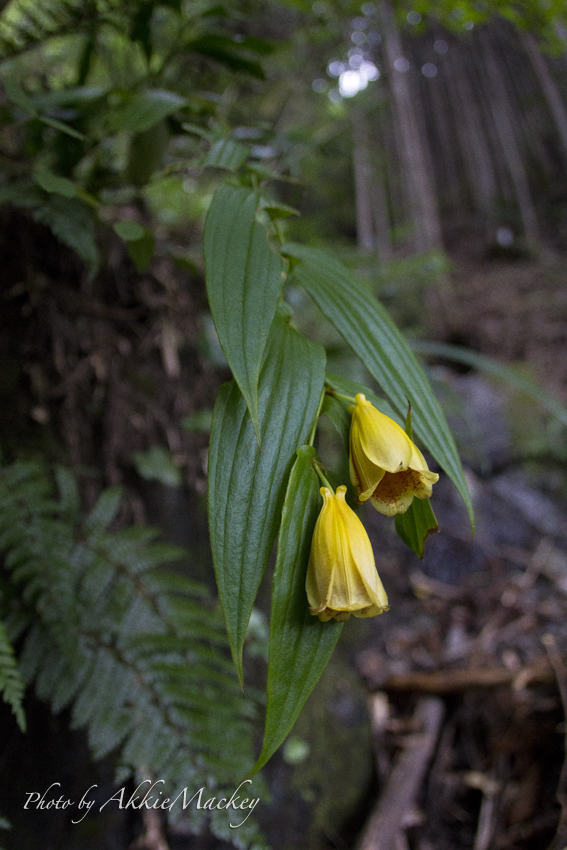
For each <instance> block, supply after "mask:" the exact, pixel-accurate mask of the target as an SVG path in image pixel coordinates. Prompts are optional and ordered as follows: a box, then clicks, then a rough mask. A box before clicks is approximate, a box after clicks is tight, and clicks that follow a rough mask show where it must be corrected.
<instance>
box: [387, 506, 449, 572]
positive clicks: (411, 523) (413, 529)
mask: <svg viewBox="0 0 567 850" xmlns="http://www.w3.org/2000/svg"><path fill="white" fill-rule="evenodd" d="M438 531H439V523H438V522H437V518H436V516H435V514H434V513H433V508H432V507H431V503H430V501H429V499H414V500H413V502H412V503H411V505H410V506H409V508H408V509H407V511H406V512H405V513H403V514H396V532H397V534H398V536H399V537H401V539H402V540H403V541H404V543H405V544H406V546H409V548H410V549H411V550H412V552H415V554H416V555H417V557H418V558H421V560H422V561H423V549H424V544H425V541H426V540H427V538H428V537H429V535H430V534H436V533H437V532H438Z"/></svg>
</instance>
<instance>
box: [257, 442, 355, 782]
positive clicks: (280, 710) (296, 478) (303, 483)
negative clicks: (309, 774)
mask: <svg viewBox="0 0 567 850" xmlns="http://www.w3.org/2000/svg"><path fill="white" fill-rule="evenodd" d="M314 456H315V449H313V448H312V447H311V446H302V447H301V448H300V449H298V451H297V460H296V461H295V465H294V467H293V469H292V472H291V475H290V478H289V484H288V486H287V492H286V496H285V502H284V507H283V513H282V524H281V528H280V536H279V540H278V554H277V560H276V569H275V572H274V583H273V589H272V608H271V614H270V648H269V659H268V705H267V710H266V726H265V731H264V743H263V746H262V752H261V753H260V756H259V758H258V761H257V762H256V764H255V766H254V769H253V771H252V773H255V772H256V771H257V770H259V769H260V768H261V767H262V766H263V765H264V764H265V763H266V762H267V761H268V759H269V758H270V757H271V756H272V755H273V753H274V752H275V751H276V750H277V748H278V747H279V746H280V744H281V743H282V741H283V740H284V738H285V737H286V735H287V734H288V732H289V731H290V729H291V728H292V726H293V724H294V723H295V721H296V719H297V717H298V715H299V712H300V711H301V709H302V707H303V705H304V703H305V700H306V699H307V697H308V696H309V694H310V693H311V691H312V690H313V688H314V687H315V685H316V684H317V682H318V681H319V677H320V676H321V673H322V672H323V670H324V669H325V667H326V665H327V662H328V660H329V658H330V657H331V653H332V651H333V649H334V648H335V645H336V643H337V640H338V638H339V635H340V633H341V629H342V627H343V623H322V622H320V620H319V619H318V618H317V617H313V616H312V615H311V614H310V613H309V607H308V603H307V595H306V592H305V576H306V572H307V563H308V561H309V552H310V550H311V538H312V536H313V528H314V526H315V522H316V520H317V515H318V513H319V508H320V499H319V486H320V485H319V481H318V478H317V475H316V474H315V472H314V470H313V464H312V460H313V458H314Z"/></svg>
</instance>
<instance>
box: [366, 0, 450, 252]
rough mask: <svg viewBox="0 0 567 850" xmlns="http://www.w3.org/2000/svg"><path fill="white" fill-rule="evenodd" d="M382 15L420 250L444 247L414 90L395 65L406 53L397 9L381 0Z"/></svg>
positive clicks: (391, 82)
mask: <svg viewBox="0 0 567 850" xmlns="http://www.w3.org/2000/svg"><path fill="white" fill-rule="evenodd" d="M380 15H381V18H382V24H383V27H384V49H385V55H386V62H387V65H388V72H389V81H390V86H391V91H392V97H393V104H394V115H395V120H396V123H397V127H398V133H399V137H400V142H401V161H402V169H403V172H404V177H405V181H406V186H407V193H408V201H409V205H410V210H411V217H412V220H413V225H414V230H415V249H416V250H417V251H420V252H421V251H429V250H434V249H437V250H442V244H443V243H442V236H441V223H440V218H439V210H438V207H437V198H436V195H435V189H434V185H433V179H432V175H431V173H430V170H429V169H428V167H427V155H426V152H425V146H426V145H427V140H426V138H425V137H424V135H423V134H422V133H421V132H420V130H421V128H420V124H419V118H418V116H417V115H416V109H415V106H414V104H415V100H414V93H413V91H412V88H411V84H410V79H409V77H408V75H407V73H404V72H403V71H398V70H396V68H395V62H396V60H397V59H400V58H401V57H403V52H402V45H401V41H400V36H399V33H398V28H397V25H396V20H395V17H394V12H393V10H392V6H391V4H390V2H389V0H382V3H381V4H380Z"/></svg>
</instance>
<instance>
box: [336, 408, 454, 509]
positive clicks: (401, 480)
mask: <svg viewBox="0 0 567 850" xmlns="http://www.w3.org/2000/svg"><path fill="white" fill-rule="evenodd" d="M349 411H351V412H352V422H351V426H350V460H349V463H350V480H351V482H352V484H353V486H354V487H355V489H356V496H357V499H358V501H359V502H366V501H367V499H370V501H371V502H372V504H373V505H374V507H375V508H376V510H377V511H379V512H380V513H381V514H386V516H393V515H394V514H403V513H404V512H405V511H407V509H408V508H409V506H410V505H411V503H412V501H413V498H414V496H415V497H416V498H418V499H429V497H430V496H431V493H432V489H431V488H432V485H433V484H435V482H436V481H438V480H439V476H438V475H437V473H436V472H430V471H429V468H428V466H427V463H426V461H425V458H424V457H423V455H422V453H421V452H420V450H419V449H418V447H417V446H416V445H415V443H413V442H412V441H411V440H410V438H409V437H408V435H407V434H406V432H405V431H404V430H403V428H400V426H399V425H398V424H397V422H394V420H393V419H390V417H389V416H385V415H384V414H383V413H380V411H379V410H377V409H376V408H375V407H374V405H373V404H371V403H370V402H369V401H367V400H366V397H365V396H364V395H363V394H362V393H358V395H357V396H356V405H352V406H351V407H349Z"/></svg>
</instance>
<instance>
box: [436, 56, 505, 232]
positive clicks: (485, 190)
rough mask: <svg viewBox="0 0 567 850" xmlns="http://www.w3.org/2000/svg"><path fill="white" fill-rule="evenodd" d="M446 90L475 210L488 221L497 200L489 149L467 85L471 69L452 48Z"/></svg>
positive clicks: (473, 94)
mask: <svg viewBox="0 0 567 850" xmlns="http://www.w3.org/2000/svg"><path fill="white" fill-rule="evenodd" d="M444 61H445V62H446V63H447V66H448V68H447V70H448V74H447V78H448V79H447V89H448V92H449V98H450V101H451V112H452V122H451V123H452V124H453V126H454V127H455V129H456V132H457V138H458V141H459V147H460V150H461V153H462V157H463V163H464V166H465V170H466V173H467V178H468V185H469V188H470V193H471V197H472V200H473V203H474V206H475V208H476V210H477V211H478V212H480V213H482V214H483V215H484V216H486V218H487V219H488V220H490V218H491V216H492V213H493V209H494V202H495V200H496V196H497V183H496V176H495V174H494V166H493V163H492V154H491V151H490V146H489V144H488V140H487V138H486V134H485V132H484V129H483V122H482V118H481V115H480V114H479V107H478V103H477V100H476V97H475V93H474V91H473V88H472V85H471V83H470V79H471V77H470V67H466V66H465V64H464V62H463V50H462V47H461V46H459V48H458V49H455V47H454V45H451V47H450V49H449V52H448V54H447V57H446V59H445V60H444Z"/></svg>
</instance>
